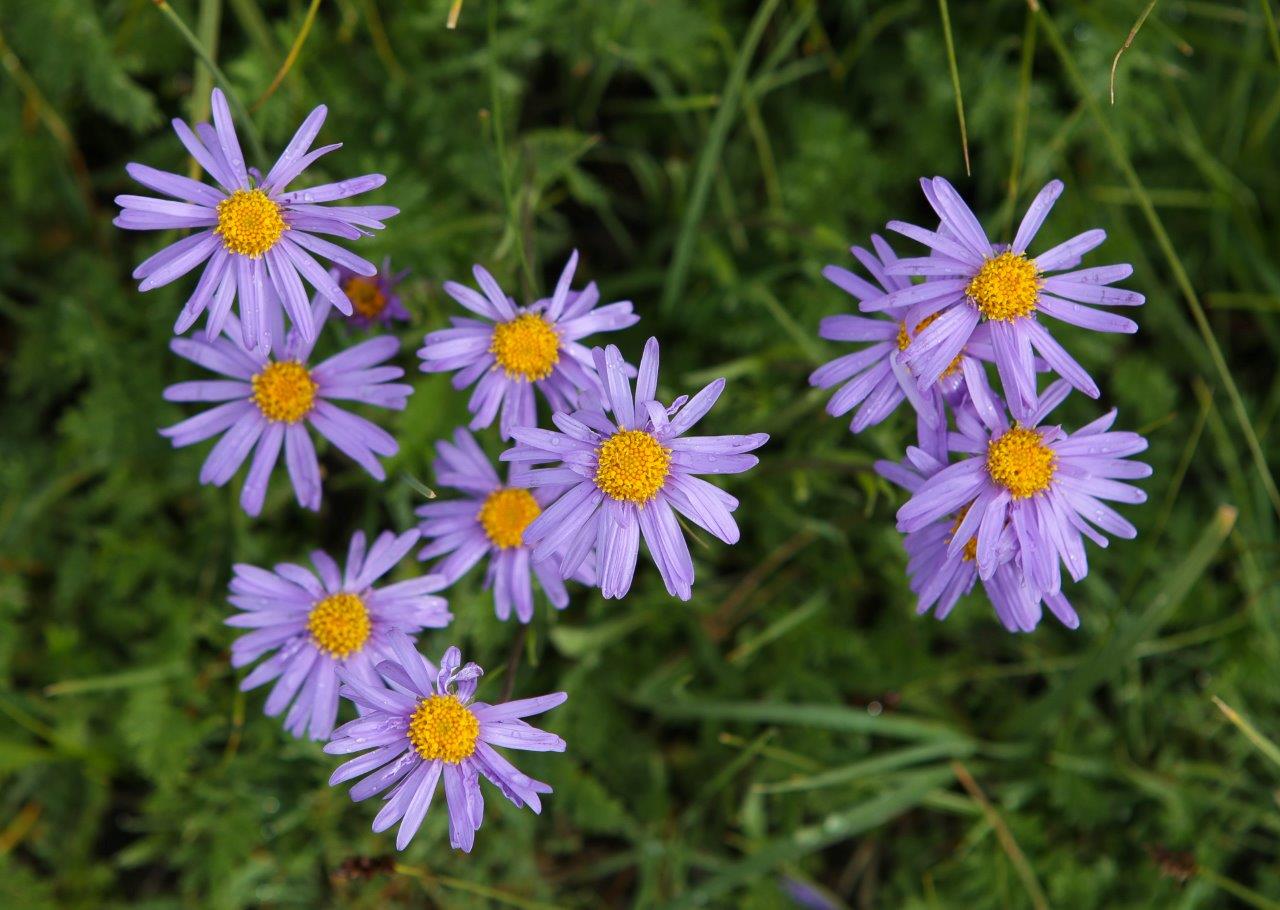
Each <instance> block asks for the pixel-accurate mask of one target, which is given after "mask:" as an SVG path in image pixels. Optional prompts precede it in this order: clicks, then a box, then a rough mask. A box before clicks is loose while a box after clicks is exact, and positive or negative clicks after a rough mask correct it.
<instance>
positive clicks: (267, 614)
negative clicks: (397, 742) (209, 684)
mask: <svg viewBox="0 0 1280 910" xmlns="http://www.w3.org/2000/svg"><path fill="white" fill-rule="evenodd" d="M417 541H418V532H417V531H408V532H406V533H404V534H400V535H398V536H397V535H396V534H393V533H391V532H390V531H384V532H383V533H382V534H381V535H380V536H379V537H378V539H377V540H375V541H374V542H373V546H372V547H370V548H368V550H367V551H366V549H365V538H364V534H363V533H361V532H359V531H357V532H356V533H355V535H354V536H353V537H352V538H351V548H350V550H349V552H348V554H347V565H346V569H345V570H339V568H338V564H337V563H336V562H335V561H334V560H333V558H332V557H331V556H329V554H328V553H325V552H324V551H323V550H316V551H314V552H313V553H312V554H311V562H312V564H313V565H314V566H315V568H316V571H315V572H312V571H310V570H309V569H306V568H304V567H303V566H300V565H295V564H293V563H282V564H280V565H278V566H276V567H275V569H274V570H270V571H268V570H267V569H260V568H258V567H257V566H249V565H244V564H239V565H236V566H235V577H233V578H232V579H231V596H230V597H229V598H228V600H230V602H231V603H232V605H234V606H235V607H236V608H237V609H238V610H240V611H241V612H239V613H236V614H235V615H233V616H231V617H230V618H228V619H227V620H226V623H227V625H229V626H234V627H236V628H238V629H249V630H251V631H248V632H246V633H245V634H244V635H242V636H240V638H238V639H236V642H235V644H233V645H232V646H231V665H232V666H233V667H243V666H245V665H246V664H249V663H251V662H253V661H255V660H257V659H258V658H259V657H262V656H263V655H264V654H270V655H271V656H270V657H268V658H267V659H266V660H264V661H263V662H262V663H260V664H259V665H258V666H257V667H255V668H254V670H253V671H252V672H251V673H250V674H249V675H248V676H246V677H245V678H244V680H243V681H242V682H241V683H240V689H241V690H242V691H246V692H247V691H248V690H250V689H253V688H256V687H257V686H261V685H263V684H264V683H268V682H271V681H272V680H275V681H276V683H275V686H273V687H272V689H271V694H270V695H269V696H267V704H266V707H265V711H266V714H267V716H269V717H275V716H276V715H278V714H280V713H281V712H282V711H284V709H285V708H289V713H288V715H286V717H285V721H284V727H285V729H286V730H288V731H289V732H290V733H292V734H293V735H294V736H303V735H307V736H310V737H311V738H312V739H328V738H329V734H330V733H332V732H333V723H334V719H335V718H336V717H337V716H338V673H339V671H342V672H345V673H347V674H348V675H350V676H351V677H352V678H355V679H361V680H364V681H365V682H366V683H369V684H377V683H378V675H377V673H376V672H375V671H374V667H375V666H377V665H378V664H379V663H381V662H382V661H384V660H387V659H389V658H391V657H392V655H393V652H392V650H391V638H390V636H391V634H392V631H393V630H396V633H395V634H397V635H404V634H416V633H417V632H420V631H421V630H423V629H442V628H444V627H445V626H447V625H448V624H449V620H451V619H452V618H453V617H452V615H451V614H450V613H449V610H448V609H447V607H446V604H445V600H444V598H443V597H434V596H432V594H433V592H435V591H439V590H440V589H442V588H443V587H445V584H446V582H445V580H444V578H442V577H441V576H439V575H423V576H421V577H420V578H411V579H409V580H408V581H400V582H396V583H395V584H391V585H387V586H386V587H383V588H377V589H375V588H374V587H373V584H374V582H376V581H377V580H378V579H379V578H381V577H382V576H383V575H385V574H387V573H388V572H390V571H391V570H392V569H393V568H394V567H395V565H396V564H397V563H398V562H400V560H401V559H403V558H404V556H405V554H407V553H408V552H409V550H411V549H412V548H413V546H414V544H415V543H417Z"/></svg>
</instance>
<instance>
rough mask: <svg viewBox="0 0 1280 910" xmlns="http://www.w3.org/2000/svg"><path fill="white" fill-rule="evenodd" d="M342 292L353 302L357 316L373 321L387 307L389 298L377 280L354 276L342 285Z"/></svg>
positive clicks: (352, 305)
mask: <svg viewBox="0 0 1280 910" xmlns="http://www.w3.org/2000/svg"><path fill="white" fill-rule="evenodd" d="M342 290H343V292H344V293H345V294H346V295H347V299H348V300H350V301H351V307H352V309H354V310H355V311H356V315H358V316H363V317H364V318H365V319H373V318H375V317H376V316H377V315H378V314H379V313H381V312H382V311H383V310H384V309H386V307H387V296H386V295H385V294H383V293H382V285H380V284H379V283H378V281H377V279H376V278H366V277H364V276H363V275H354V276H352V277H351V278H348V279H347V280H346V281H345V282H343V284H342Z"/></svg>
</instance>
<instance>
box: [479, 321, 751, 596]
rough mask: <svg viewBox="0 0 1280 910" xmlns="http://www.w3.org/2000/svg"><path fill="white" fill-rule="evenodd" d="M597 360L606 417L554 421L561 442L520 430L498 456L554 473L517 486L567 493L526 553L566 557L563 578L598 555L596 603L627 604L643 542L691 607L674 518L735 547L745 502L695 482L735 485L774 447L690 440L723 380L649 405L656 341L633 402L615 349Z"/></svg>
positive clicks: (672, 589) (537, 524)
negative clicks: (712, 478)
mask: <svg viewBox="0 0 1280 910" xmlns="http://www.w3.org/2000/svg"><path fill="white" fill-rule="evenodd" d="M592 356H593V357H594V359H595V363H596V369H597V370H598V371H599V375H600V377H601V378H602V379H603V381H604V389H605V397H606V403H607V410H608V412H609V414H605V413H604V412H602V411H587V410H582V411H577V412H575V413H573V414H564V413H557V414H555V415H553V416H552V418H551V419H552V421H553V422H554V423H555V425H556V426H557V427H559V429H560V431H561V432H558V433H557V432H555V431H553V430H540V429H537V428H534V427H517V428H516V429H515V430H514V431H513V434H512V435H514V436H515V438H516V442H517V445H516V446H515V447H513V448H511V449H509V450H508V451H506V452H504V453H503V454H502V456H501V458H502V460H503V461H514V462H520V463H538V462H559V464H558V465H557V466H555V467H551V468H538V469H532V470H530V471H528V472H526V473H524V474H522V475H521V479H522V482H524V483H527V484H529V485H530V486H535V487H537V486H544V485H550V486H564V485H566V484H567V485H570V487H569V489H568V491H567V492H565V493H564V494H562V495H561V496H560V497H558V498H557V499H556V501H555V502H554V503H552V504H551V505H550V506H549V507H548V508H547V509H546V511H544V512H543V513H542V514H541V515H539V516H538V517H537V518H536V519H535V520H534V521H533V523H532V524H530V525H529V527H527V528H526V529H525V532H524V539H525V544H526V545H531V546H532V547H533V558H534V560H535V561H537V560H542V559H549V558H551V557H553V556H560V557H561V563H560V572H561V575H562V576H565V577H567V576H569V575H571V574H572V573H573V572H575V571H576V570H577V569H578V567H579V566H580V565H582V563H583V561H584V560H585V559H586V557H587V554H588V553H590V551H591V548H592V546H594V547H595V548H596V572H597V574H598V575H599V577H600V589H601V592H602V593H603V594H604V596H605V597H622V596H623V595H625V594H626V593H627V591H628V590H629V589H630V588H631V580H632V577H633V575H634V574H635V568H636V559H637V556H638V553H639V548H640V537H641V535H643V536H644V540H645V544H646V545H647V546H648V548H649V554H650V555H651V556H652V557H653V561H654V563H655V564H656V565H657V567H658V572H659V573H660V574H661V575H662V581H663V584H665V585H666V587H667V591H668V592H669V593H670V594H672V595H673V596H676V597H679V598H680V599H682V600H688V599H689V598H690V596H691V595H692V591H693V560H692V559H691V558H690V556H689V547H688V544H686V542H685V539H684V535H683V534H682V533H681V531H680V526H679V524H678V523H677V521H676V516H675V513H676V512H679V513H680V514H681V515H683V516H685V517H686V518H687V519H689V520H690V521H691V522H693V523H694V524H695V525H697V526H698V527H700V528H703V529H704V530H706V531H707V532H709V533H710V534H713V535H714V536H716V537H718V538H719V539H720V540H722V541H724V542H725V543H729V544H732V543H736V542H737V540H738V526H737V525H736V524H735V523H734V521H733V517H732V515H731V514H730V513H732V512H733V510H734V509H736V508H737V507H738V500H736V499H735V498H734V497H732V496H730V495H729V494H728V493H726V492H724V491H723V490H721V489H719V488H718V487H715V486H712V485H711V484H709V483H707V482H706V481H705V480H702V479H701V478H699V477H696V476H694V475H696V474H739V473H741V472H743V471H746V470H748V469H750V468H752V467H754V466H755V465H756V462H757V459H756V457H755V456H754V455H748V454H746V453H748V452H750V451H752V450H753V449H758V448H759V447H760V446H762V445H764V444H765V443H766V442H767V441H768V440H769V437H768V435H767V434H765V433H752V434H750V435H746V436H686V435H685V434H686V433H687V432H688V431H689V430H690V429H692V428H693V426H694V424H696V423H697V422H698V421H699V420H701V419H702V417H703V416H704V415H705V414H706V413H707V412H708V411H709V410H711V406H712V405H714V404H715V402H716V399H718V398H719V397H720V393H721V392H722V391H724V380H723V379H717V380H716V381H715V382H713V383H711V384H710V385H708V386H707V387H706V388H704V389H703V390H702V391H700V392H699V393H698V394H697V395H695V396H693V398H688V397H687V396H683V397H681V398H679V399H677V400H676V401H675V403H674V404H672V405H671V407H669V408H668V407H664V406H663V405H662V404H660V403H659V402H658V401H657V400H656V398H655V397H654V396H655V395H656V393H657V388H658V340H657V339H656V338H650V339H649V342H648V344H646V345H645V348H644V357H643V358H642V359H641V361H640V371H639V375H638V377H637V379H636V387H635V394H634V396H633V395H632V391H631V383H630V381H629V380H628V378H627V375H626V372H625V370H624V364H623V360H622V355H621V354H620V353H619V352H618V349H617V348H616V347H615V346H613V345H609V347H608V348H606V349H605V350H601V349H600V348H596V349H595V350H594V351H592ZM610 415H611V416H610Z"/></svg>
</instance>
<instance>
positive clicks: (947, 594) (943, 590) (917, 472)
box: [875, 405, 1080, 632]
mask: <svg viewBox="0 0 1280 910" xmlns="http://www.w3.org/2000/svg"><path fill="white" fill-rule="evenodd" d="M962 407H963V408H967V407H968V405H962ZM918 425H919V435H920V445H919V446H918V447H917V446H909V447H908V448H907V457H906V460H905V461H903V462H901V463H898V462H892V461H877V462H876V464H875V469H876V473H878V474H879V475H880V476H881V477H884V478H885V479H886V480H889V481H891V482H892V483H895V484H897V485H898V486H900V487H902V488H903V489H905V490H907V491H908V492H910V493H915V492H916V491H917V490H919V489H920V488H921V487H922V486H924V484H925V482H926V481H927V480H928V479H929V478H930V477H933V476H934V475H935V474H937V473H939V472H940V471H942V470H943V469H944V468H945V467H946V466H947V462H948V453H947V438H946V436H947V434H946V429H945V427H942V428H934V427H930V426H929V425H928V424H927V423H926V422H925V421H924V420H920V421H919V422H918ZM968 511H969V507H968V506H962V507H961V508H960V510H959V511H958V512H957V513H956V514H954V515H948V516H944V517H941V518H937V519H935V520H934V521H932V522H929V523H928V524H926V525H924V526H923V527H921V528H919V529H918V530H915V531H912V532H910V533H908V534H906V535H905V536H904V537H903V546H904V548H905V549H906V551H907V576H908V578H909V579H910V588H911V591H912V592H913V593H914V594H915V595H916V596H917V598H918V599H917V601H916V612H917V613H919V614H924V613H927V612H929V610H930V609H932V610H933V615H934V617H935V618H937V619H939V620H943V619H946V618H947V616H948V615H949V614H950V613H951V610H952V609H953V608H954V607H955V605H956V603H957V602H958V601H959V600H960V598H961V597H963V596H964V595H965V594H967V593H969V592H970V591H971V590H973V585H974V582H976V581H977V580H978V567H977V562H976V559H977V547H978V543H977V540H976V539H974V538H970V540H969V542H968V543H966V544H965V545H964V546H963V547H962V548H960V549H959V550H958V551H957V550H953V549H952V548H951V546H950V544H951V540H952V538H953V537H954V535H955V531H956V528H957V527H958V526H959V524H960V523H961V522H962V521H963V520H964V518H965V516H966V515H967V514H968ZM995 563H996V568H995V570H994V571H993V572H992V573H991V575H990V576H989V577H987V578H984V579H983V580H982V586H983V588H984V590H985V591H986V593H987V598H988V599H989V600H990V601H991V604H992V606H993V607H994V609H995V612H996V616H997V618H998V619H999V620H1000V622H1001V623H1003V624H1004V626H1005V628H1007V629H1008V630H1009V631H1010V632H1030V631H1032V630H1033V629H1034V628H1035V627H1036V626H1037V625H1038V624H1039V622H1040V617H1041V615H1042V612H1043V611H1042V609H1041V603H1042V601H1043V603H1046V604H1048V606H1049V609H1050V610H1051V611H1052V612H1053V614H1054V615H1055V616H1057V617H1058V619H1059V620H1060V621H1061V622H1062V623H1063V625H1065V626H1067V627H1068V628H1072V629H1074V628H1076V627H1077V626H1079V624H1080V620H1079V617H1078V616H1076V612H1075V610H1074V609H1073V608H1072V607H1071V603H1070V602H1069V601H1068V600H1067V599H1066V597H1065V596H1064V595H1063V594H1061V593H1057V594H1046V595H1044V596H1043V597H1041V596H1040V595H1039V594H1037V592H1035V591H1033V590H1032V589H1031V587H1030V586H1029V585H1028V584H1027V582H1026V578H1025V575H1024V573H1023V571H1022V565H1021V559H1020V558H1019V556H1018V538H1017V534H1016V532H1015V531H1014V529H1013V527H1012V526H1011V525H1007V524H1006V525H1005V527H1004V528H1003V529H1002V530H1001V532H1000V535H999V538H998V540H997V542H996V550H995Z"/></svg>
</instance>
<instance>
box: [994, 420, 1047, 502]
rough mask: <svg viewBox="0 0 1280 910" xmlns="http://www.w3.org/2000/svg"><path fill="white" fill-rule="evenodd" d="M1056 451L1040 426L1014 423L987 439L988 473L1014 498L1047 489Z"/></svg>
mask: <svg viewBox="0 0 1280 910" xmlns="http://www.w3.org/2000/svg"><path fill="white" fill-rule="evenodd" d="M1057 460H1058V459H1057V455H1055V454H1054V451H1053V449H1051V448H1049V447H1048V446H1047V445H1045V442H1044V437H1042V436H1041V435H1040V433H1039V432H1038V431H1037V430H1029V429H1027V428H1026V427H1020V426H1016V425H1015V426H1014V427H1013V428H1011V429H1009V430H1007V431H1005V432H1004V433H1003V434H1001V435H1000V436H998V437H996V438H995V439H993V440H991V441H990V442H989V443H987V473H988V474H990V475H991V479H992V480H993V481H995V482H996V483H998V484H1000V486H1002V487H1004V488H1005V489H1006V490H1008V491H1009V493H1010V494H1011V495H1012V496H1013V498H1014V499H1026V498H1028V497H1030V496H1034V495H1035V494H1036V493H1039V492H1041V491H1043V490H1046V489H1048V487H1049V483H1050V482H1051V481H1052V480H1053V475H1054V472H1055V471H1057Z"/></svg>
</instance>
